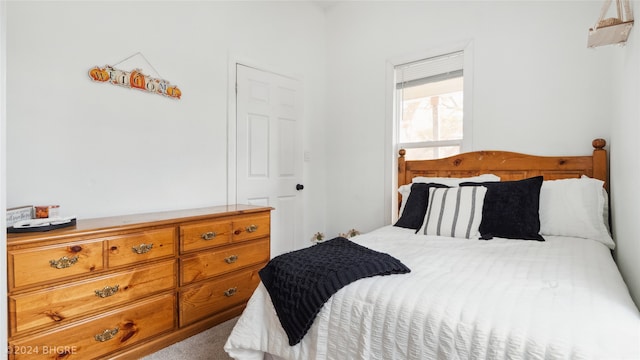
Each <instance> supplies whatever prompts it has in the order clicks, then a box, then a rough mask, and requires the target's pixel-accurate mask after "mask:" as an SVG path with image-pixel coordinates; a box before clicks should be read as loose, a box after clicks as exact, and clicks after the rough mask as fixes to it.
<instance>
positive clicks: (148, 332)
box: [9, 294, 175, 360]
mask: <svg viewBox="0 0 640 360" xmlns="http://www.w3.org/2000/svg"><path fill="white" fill-rule="evenodd" d="M174 314H175V296H174V295H173V294H167V295H161V296H157V297H154V298H151V299H147V300H143V301H140V302H137V303H136V304H135V305H131V306H127V307H124V308H122V309H120V310H114V311H110V312H108V313H105V314H104V315H101V316H99V317H95V318H92V319H89V320H88V321H83V322H78V323H76V324H73V326H65V327H60V328H59V329H56V330H54V331H49V332H45V333H42V334H40V335H34V336H31V337H24V338H21V339H14V340H13V341H11V342H10V343H9V352H10V353H12V354H14V356H15V359H18V360H19V359H52V358H64V359H94V358H97V357H101V356H103V355H105V354H108V353H110V352H113V351H116V350H120V349H122V348H124V347H126V346H128V345H131V344H135V343H137V342H140V341H142V340H144V339H146V338H149V337H151V336H153V335H158V334H160V333H163V332H167V331H170V330H172V329H173V328H174V327H175V315H174ZM27 349H29V350H30V353H29V354H26V350H27ZM54 351H55V352H54ZM64 351H66V353H67V354H68V356H64V354H61V352H64ZM52 352H54V353H52Z"/></svg>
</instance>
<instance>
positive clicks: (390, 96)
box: [384, 39, 474, 223]
mask: <svg viewBox="0 0 640 360" xmlns="http://www.w3.org/2000/svg"><path fill="white" fill-rule="evenodd" d="M461 50H462V51H464V85H463V86H464V89H463V91H464V103H463V107H464V118H463V137H464V139H463V141H462V146H461V148H460V151H462V152H467V151H472V150H473V133H474V131H473V63H474V60H473V40H471V39H469V40H463V41H459V42H456V43H453V44H449V45H443V46H438V47H434V48H430V49H428V50H424V51H417V52H414V53H411V54H406V55H402V56H397V57H394V58H391V59H388V60H387V64H386V82H385V84H386V87H385V94H386V96H385V102H386V104H385V119H387V121H386V122H385V133H386V134H385V154H389V155H387V156H385V162H384V168H385V172H386V174H385V177H384V178H385V184H384V186H385V189H388V190H387V191H390V194H391V196H387V194H385V196H384V207H385V211H384V214H385V223H387V221H389V220H390V221H391V222H392V223H393V222H395V221H396V220H397V214H398V201H397V199H398V192H397V189H398V179H397V177H396V176H394V174H395V173H396V170H395V169H397V168H398V150H399V148H398V139H397V129H396V121H395V117H396V114H395V113H394V106H393V105H394V102H395V96H396V91H395V84H396V79H395V75H394V68H395V67H396V66H397V65H402V64H406V63H410V62H413V61H418V60H421V59H427V58H430V57H435V56H438V55H442V54H448V53H452V52H456V51H461ZM389 119H392V121H388V120H389Z"/></svg>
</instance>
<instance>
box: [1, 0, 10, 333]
mask: <svg viewBox="0 0 640 360" xmlns="http://www.w3.org/2000/svg"><path fill="white" fill-rule="evenodd" d="M6 3H7V2H6V1H0V215H1V216H0V229H6V227H7V226H6V217H5V216H4V214H6V213H7V210H6V209H7V161H6V160H7V156H6V154H7V147H6V146H7V84H6V80H7V7H6ZM6 239H7V233H6V232H5V231H2V232H1V234H0V244H5V246H4V249H3V251H2V253H1V254H0V269H2V271H1V273H2V274H3V275H2V279H1V280H0V286H1V287H2V288H3V289H7V251H6V243H7V240H6ZM0 311H3V314H4V315H6V314H8V308H7V297H6V296H2V297H0ZM7 321H8V320H7V316H2V320H1V321H0V342H2V343H3V344H7V343H8V334H7V328H8V325H7Z"/></svg>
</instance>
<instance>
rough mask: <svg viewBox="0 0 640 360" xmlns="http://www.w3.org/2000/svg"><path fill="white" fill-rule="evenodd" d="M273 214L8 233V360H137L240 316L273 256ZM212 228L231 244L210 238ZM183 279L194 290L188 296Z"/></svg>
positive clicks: (210, 214) (212, 211) (146, 218)
mask: <svg viewBox="0 0 640 360" xmlns="http://www.w3.org/2000/svg"><path fill="white" fill-rule="evenodd" d="M230 209H234V210H230ZM272 210H273V209H272V208H271V207H259V206H249V205H237V206H225V207H212V208H204V209H194V210H181V211H172V212H161V213H156V214H143V215H130V216H121V217H112V218H105V219H93V220H88V221H83V220H78V222H77V225H76V226H74V227H70V228H64V229H59V230H53V231H49V232H44V233H22V234H10V235H9V237H8V241H7V255H8V267H9V268H8V272H7V274H8V283H9V289H8V290H9V291H8V300H9V301H8V302H9V309H8V310H9V311H8V314H7V315H8V317H9V319H8V320H9V321H8V323H9V335H10V336H9V345H10V347H9V357H10V358H11V359H26V358H28V359H31V358H35V359H38V358H46V359H103V358H105V359H106V358H108V359H111V358H123V359H127V358H131V356H134V357H139V356H142V355H145V354H148V353H150V352H152V351H154V350H157V349H158V348H161V347H163V346H168V345H170V344H172V343H173V342H175V341H179V340H181V339H184V338H185V337H187V336H190V335H193V334H195V333H197V332H200V331H203V330H206V329H208V328H209V327H211V326H213V325H216V324H218V323H220V322H223V321H225V320H228V319H230V318H232V317H235V316H237V315H239V314H240V312H241V311H242V309H244V306H245V305H246V301H247V299H248V298H249V296H250V295H251V293H252V292H253V290H254V289H255V287H256V286H257V284H258V282H259V277H258V276H257V271H258V270H259V269H260V268H261V267H262V266H263V265H264V264H265V263H266V262H267V261H268V260H269V257H270V250H269V249H270V223H271V221H270V212H271V211H272ZM171 216H175V218H170V217H171ZM202 224H205V225H206V226H205V227H204V228H200V227H201V225H202ZM211 224H215V226H214V227H215V229H222V231H223V232H224V233H225V235H224V236H225V237H226V240H224V241H222V242H218V243H216V242H215V241H214V242H208V241H206V240H204V239H202V233H201V231H202V230H206V231H205V232H208V231H211V227H210V226H209V225H211ZM91 226H96V227H95V228H92V227H91ZM184 229H192V230H193V229H196V230H197V231H195V232H192V233H190V232H189V231H186V232H185V231H182V230H184ZM188 234H192V235H193V236H192V237H193V239H187V238H186V237H187V236H191V235H188ZM194 234H195V235H194ZM216 237H217V235H216ZM196 240H197V241H196ZM198 241H203V242H205V243H206V245H201V243H198ZM194 243H197V245H195V246H192V244H194ZM182 254H183V255H182ZM69 259H72V260H69ZM52 260H55V261H54V262H55V263H59V264H61V266H59V268H57V267H53V266H52ZM185 260H189V261H187V262H186V263H187V264H189V266H187V267H184V266H182V264H183V263H185ZM191 260H193V261H191ZM185 271H186V272H187V276H188V277H189V278H190V279H191V280H190V282H191V281H194V283H193V284H192V285H188V286H186V287H182V286H181V284H180V282H179V279H182V278H184V277H185V275H184V273H185ZM196 289H200V290H199V291H195V290H196ZM210 292H211V296H208V294H209V293H210ZM225 292H226V294H225ZM187 294H190V295H188V296H187ZM178 295H181V296H182V297H183V300H184V304H179V302H178ZM205 295H207V296H205ZM187 299H189V300H191V302H187ZM194 304H195V305H196V306H195V308H194V307H193V305H194ZM182 305H184V306H182ZM190 309H191V310H190ZM194 309H195V310H194ZM181 317H184V319H181ZM180 324H182V325H180ZM116 328H117V331H116V330H114V329H116ZM105 331H106V333H105V334H106V336H107V338H105V339H103V340H104V341H98V340H96V339H95V338H94V336H95V335H96V334H98V335H100V334H102V333H103V332H105ZM112 335H113V336H112ZM67 350H68V351H67ZM44 352H47V353H44Z"/></svg>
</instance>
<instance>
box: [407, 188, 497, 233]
mask: <svg viewBox="0 0 640 360" xmlns="http://www.w3.org/2000/svg"><path fill="white" fill-rule="evenodd" d="M486 193H487V188H486V187H484V186H465V187H453V188H431V189H429V205H428V207H427V213H426V215H425V216H424V222H423V224H422V228H420V230H419V231H418V233H419V234H425V235H437V236H449V237H455V238H466V239H470V238H477V237H478V236H480V233H479V231H478V228H479V227H480V222H481V221H482V206H483V204H484V196H485V194H486Z"/></svg>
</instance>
